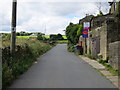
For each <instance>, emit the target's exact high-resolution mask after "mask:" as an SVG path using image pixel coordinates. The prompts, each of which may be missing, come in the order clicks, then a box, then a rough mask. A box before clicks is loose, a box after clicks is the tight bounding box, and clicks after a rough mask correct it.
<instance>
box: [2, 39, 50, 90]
mask: <svg viewBox="0 0 120 90" xmlns="http://www.w3.org/2000/svg"><path fill="white" fill-rule="evenodd" d="M20 40H21V39H20ZM20 40H19V39H18V42H17V46H16V52H15V55H14V57H12V56H11V54H10V47H9V46H8V47H4V48H3V49H2V54H3V55H2V61H3V62H2V67H3V70H2V84H3V88H5V87H7V86H8V85H10V84H11V83H12V82H13V81H14V80H15V79H16V78H17V77H18V76H19V75H21V74H23V73H24V72H25V71H27V70H28V68H29V67H30V66H31V65H32V64H33V63H34V62H35V61H36V60H37V57H39V56H40V55H42V54H43V53H45V52H47V51H48V50H49V49H50V48H52V46H51V45H49V44H47V43H43V42H40V41H38V40H29V41H25V40H21V41H20Z"/></svg>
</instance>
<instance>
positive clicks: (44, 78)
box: [10, 44, 115, 88]
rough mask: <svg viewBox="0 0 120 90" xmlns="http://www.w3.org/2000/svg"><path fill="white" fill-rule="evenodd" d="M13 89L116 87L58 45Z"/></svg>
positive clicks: (40, 59)
mask: <svg viewBox="0 0 120 90" xmlns="http://www.w3.org/2000/svg"><path fill="white" fill-rule="evenodd" d="M10 88H115V86H114V85H113V84H112V83H111V82H110V81H109V80H107V79H106V78H105V77H104V76H102V75H101V74H100V73H99V72H98V71H96V70H95V69H93V68H92V67H91V66H90V65H88V64H87V63H86V62H85V61H83V60H82V59H80V58H79V57H78V56H75V55H74V54H73V53H70V52H68V51H67V46H66V45H65V44H58V45H57V46H55V47H53V48H52V49H51V50H50V51H48V52H47V53H46V54H44V55H42V56H40V58H38V61H37V63H35V64H34V65H33V66H32V67H31V68H30V69H29V70H28V71H27V72H25V73H24V74H23V75H21V76H20V77H19V78H18V79H17V80H15V81H14V83H13V84H12V85H11V86H10Z"/></svg>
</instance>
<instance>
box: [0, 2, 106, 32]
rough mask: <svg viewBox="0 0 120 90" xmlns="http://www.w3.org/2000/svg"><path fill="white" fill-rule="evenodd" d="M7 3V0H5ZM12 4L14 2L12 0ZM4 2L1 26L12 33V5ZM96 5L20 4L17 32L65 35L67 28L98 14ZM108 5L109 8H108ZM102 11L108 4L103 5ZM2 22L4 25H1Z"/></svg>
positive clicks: (70, 3)
mask: <svg viewBox="0 0 120 90" xmlns="http://www.w3.org/2000/svg"><path fill="white" fill-rule="evenodd" d="M5 1H6V0H5ZM10 1H11V2H12V0H10ZM11 2H4V3H3V4H2V6H0V8H3V10H2V11H1V10H0V17H2V19H0V25H2V30H3V31H8V32H10V24H11V15H12V12H11V11H12V9H11V7H12V3H11ZM96 5H97V4H96V3H93V2H92V3H90V2H89V3H84V2H18V3H17V32H20V31H26V32H42V33H45V32H46V34H52V33H61V34H64V31H63V30H65V28H66V26H67V25H68V24H69V23H70V22H73V23H78V22H79V19H81V18H83V17H84V16H85V14H97V13H98V9H97V6H96ZM106 5H107V6H106ZM103 7H104V8H102V10H103V11H104V12H105V8H107V7H108V4H104V5H103ZM1 22H2V23H1Z"/></svg>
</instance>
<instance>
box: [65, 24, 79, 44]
mask: <svg viewBox="0 0 120 90" xmlns="http://www.w3.org/2000/svg"><path fill="white" fill-rule="evenodd" d="M79 29H80V28H79V25H78V24H73V23H70V24H69V25H68V26H67V28H66V36H67V39H68V40H69V41H70V42H71V43H72V44H76V43H77V42H78V40H79V36H78V35H77V32H79V33H80V30H79ZM78 30H79V31H78Z"/></svg>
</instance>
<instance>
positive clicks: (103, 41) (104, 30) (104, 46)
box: [100, 24, 108, 60]
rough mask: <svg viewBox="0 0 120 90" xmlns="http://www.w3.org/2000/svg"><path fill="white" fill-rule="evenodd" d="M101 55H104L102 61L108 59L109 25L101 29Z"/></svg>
mask: <svg viewBox="0 0 120 90" xmlns="http://www.w3.org/2000/svg"><path fill="white" fill-rule="evenodd" d="M100 31H101V32H100V55H102V59H103V60H106V59H107V57H108V56H107V25H106V24H103V25H102V27H101V28H100Z"/></svg>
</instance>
